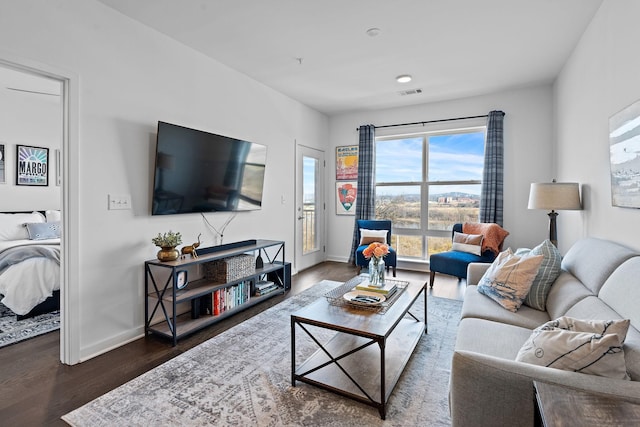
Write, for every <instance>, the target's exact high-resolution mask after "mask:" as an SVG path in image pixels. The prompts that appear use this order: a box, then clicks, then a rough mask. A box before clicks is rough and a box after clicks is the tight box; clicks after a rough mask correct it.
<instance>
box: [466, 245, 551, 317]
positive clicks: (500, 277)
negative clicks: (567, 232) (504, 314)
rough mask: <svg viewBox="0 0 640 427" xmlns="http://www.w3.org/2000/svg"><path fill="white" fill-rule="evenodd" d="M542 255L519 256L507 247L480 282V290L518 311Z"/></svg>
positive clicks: (536, 271)
mask: <svg viewBox="0 0 640 427" xmlns="http://www.w3.org/2000/svg"><path fill="white" fill-rule="evenodd" d="M541 262H542V255H531V256H527V257H519V256H517V255H514V254H513V252H511V249H507V250H506V251H504V252H500V254H498V257H497V258H496V259H495V260H494V261H493V263H492V264H491V266H490V267H489V268H488V269H487V271H486V272H485V273H484V275H483V276H482V278H481V279H480V282H479V283H478V288H477V289H478V292H480V293H481V294H484V295H486V296H488V297H489V298H491V299H492V300H494V301H495V302H497V303H498V304H500V305H501V306H503V307H504V308H506V309H507V310H509V311H513V312H516V311H518V309H519V308H520V306H521V305H522V302H523V301H524V299H525V298H526V296H527V294H528V293H529V289H530V288H531V283H533V279H534V278H535V277H536V274H537V273H538V267H540V263H541Z"/></svg>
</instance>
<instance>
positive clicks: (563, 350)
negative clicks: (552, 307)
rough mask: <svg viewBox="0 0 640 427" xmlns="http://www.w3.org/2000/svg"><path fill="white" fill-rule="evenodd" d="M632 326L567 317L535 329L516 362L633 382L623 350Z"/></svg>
mask: <svg viewBox="0 0 640 427" xmlns="http://www.w3.org/2000/svg"><path fill="white" fill-rule="evenodd" d="M629 323H630V321H629V320H580V319H574V318H571V317H566V316H563V317H560V318H558V319H556V320H551V321H549V322H547V323H545V324H544V325H542V326H539V327H537V328H536V329H534V330H533V332H532V334H531V336H530V337H529V339H528V340H527V341H526V342H525V343H524V345H523V346H522V348H520V351H519V352H518V355H517V356H516V360H517V361H519V362H526V363H531V364H532V365H538V366H546V367H548V368H556V369H563V370H565V371H573V372H582V373H584V374H591V375H599V376H602V377H608V378H617V379H622V380H629V379H630V377H629V374H628V373H627V368H626V364H625V359H624V350H623V345H624V340H625V338H626V336H627V330H628V329H629Z"/></svg>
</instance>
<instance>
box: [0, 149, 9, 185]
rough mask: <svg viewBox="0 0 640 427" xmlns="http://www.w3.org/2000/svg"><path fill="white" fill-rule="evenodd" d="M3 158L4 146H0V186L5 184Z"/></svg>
mask: <svg viewBox="0 0 640 427" xmlns="http://www.w3.org/2000/svg"><path fill="white" fill-rule="evenodd" d="M4 165H5V157H4V144H0V184H4V183H6V182H7V178H6V176H7V175H6V172H5V168H4Z"/></svg>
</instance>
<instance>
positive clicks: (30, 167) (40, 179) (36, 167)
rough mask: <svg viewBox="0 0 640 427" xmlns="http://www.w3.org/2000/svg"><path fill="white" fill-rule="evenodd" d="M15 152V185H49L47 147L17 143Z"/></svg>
mask: <svg viewBox="0 0 640 427" xmlns="http://www.w3.org/2000/svg"><path fill="white" fill-rule="evenodd" d="M16 154H17V155H16V185H33V186H41V187H45V186H47V185H49V149H48V148H43V147H31V146H28V145H18V146H17V149H16Z"/></svg>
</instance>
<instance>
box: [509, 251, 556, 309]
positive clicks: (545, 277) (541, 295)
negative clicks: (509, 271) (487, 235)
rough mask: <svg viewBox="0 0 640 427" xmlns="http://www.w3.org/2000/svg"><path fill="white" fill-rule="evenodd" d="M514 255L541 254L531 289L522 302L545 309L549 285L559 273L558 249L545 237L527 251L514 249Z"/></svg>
mask: <svg viewBox="0 0 640 427" xmlns="http://www.w3.org/2000/svg"><path fill="white" fill-rule="evenodd" d="M516 255H524V256H530V255H542V257H543V258H542V262H541V263H540V268H538V274H536V277H535V279H533V283H532V284H531V289H530V290H529V294H528V295H527V297H526V298H525V300H524V303H523V304H524V305H528V306H529V307H532V308H535V309H537V310H546V306H547V295H548V294H549V290H550V289H551V285H553V282H555V280H556V279H557V278H558V276H559V275H560V264H562V256H561V255H560V251H559V250H558V248H556V247H555V246H554V244H553V243H551V241H550V240H549V239H547V240H545V241H544V242H542V243H540V244H539V245H538V246H536V247H535V248H533V249H531V250H529V251H526V252H524V251H520V250H518V251H516Z"/></svg>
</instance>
